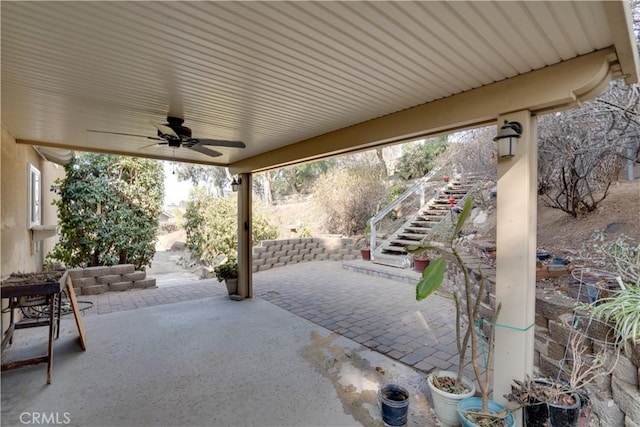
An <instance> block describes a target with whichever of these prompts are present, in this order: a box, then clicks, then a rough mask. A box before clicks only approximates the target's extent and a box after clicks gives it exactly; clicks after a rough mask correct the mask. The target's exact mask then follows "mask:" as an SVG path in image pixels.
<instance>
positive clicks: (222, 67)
mask: <svg viewBox="0 0 640 427" xmlns="http://www.w3.org/2000/svg"><path fill="white" fill-rule="evenodd" d="M1 8H2V10H1V12H2V27H1V29H2V57H1V60H2V121H3V123H4V125H5V126H6V127H7V129H8V130H9V131H10V132H11V133H12V134H13V135H14V136H15V138H16V139H17V140H18V142H19V143H32V144H36V145H41V146H53V147H62V148H71V149H75V150H84V151H104V152H113V153H119V154H127V155H133V156H145V157H151V158H158V159H169V160H170V159H173V158H174V156H175V159H176V160H180V161H188V162H197V163H206V164H216V165H230V164H231V165H232V166H235V167H236V169H237V170H245V171H250V170H259V169H264V168H267V167H272V166H274V165H278V164H283V163H287V162H292V161H293V159H294V157H295V155H294V157H291V158H289V159H287V160H283V161H280V159H279V153H280V152H281V151H282V150H283V147H285V146H289V145H292V144H296V143H300V142H301V141H309V140H310V141H311V142H309V144H313V141H314V140H313V138H317V137H318V136H321V135H328V136H329V137H330V136H331V135H332V133H333V132H339V131H340V130H341V129H342V130H344V129H345V128H349V127H353V126H354V125H357V124H361V125H360V126H361V127H363V126H364V128H366V127H375V126H386V124H385V123H388V120H389V117H396V116H397V117H399V118H401V117H402V112H404V111H411V109H412V108H414V107H416V106H421V105H424V104H428V103H430V102H433V101H435V100H442V99H445V98H448V97H452V96H455V95H456V94H460V93H463V92H467V91H470V90H472V89H475V88H480V87H487V86H492V85H495V84H496V82H504V81H505V80H507V79H510V78H513V77H516V76H520V75H523V74H527V73H531V72H535V70H542V69H545V67H549V66H553V65H554V64H559V63H562V62H565V61H571V60H573V59H574V58H578V57H581V56H583V55H587V54H590V53H592V52H596V51H601V50H603V49H609V50H610V51H611V52H613V53H612V54H613V56H615V60H614V62H615V66H614V76H616V77H625V78H626V79H627V82H629V83H631V82H635V81H637V78H638V71H637V52H636V51H635V45H634V44H633V42H632V37H631V33H630V32H631V30H630V23H629V21H628V19H629V18H628V6H627V5H626V1H613V2H600V1H585V2H555V1H554V2H537V1H536V2H503V1H495V2H404V1H403V2H384V1H383V2H8V1H3V2H2V3H1ZM399 112H400V113H399ZM394 113H396V114H395V115H394ZM168 114H170V115H176V116H180V117H184V119H185V125H186V126H188V127H190V128H192V130H193V134H194V136H195V137H200V138H210V139H231V140H242V141H244V142H245V143H246V145H247V148H245V149H237V148H220V149H218V151H220V152H222V153H223V155H222V156H221V157H216V158H212V157H208V156H206V155H204V154H200V153H197V152H195V151H193V150H189V149H186V148H184V147H183V148H180V149H176V150H175V151H174V150H172V149H171V148H168V147H160V146H151V147H146V148H143V147H145V146H148V144H150V143H152V142H153V141H149V140H147V139H145V138H136V137H127V136H119V135H108V134H99V133H89V132H87V130H88V129H93V130H102V131H111V132H119V133H130V134H138V135H149V136H152V135H154V134H155V128H154V126H153V125H152V124H153V123H165V117H166V116H167V115H168ZM390 115H392V116H390ZM380 118H385V119H380ZM380 120H382V121H380ZM384 120H387V121H384ZM425 126H426V125H425ZM452 126H453V124H452ZM431 131H433V129H427V128H425V129H422V130H418V131H416V129H415V128H412V129H407V130H406V132H405V131H404V129H403V128H402V125H401V124H400V125H398V130H397V131H396V130H395V129H394V132H395V133H394V135H393V137H392V138H385V140H384V141H382V140H379V139H377V136H376V135H378V134H379V133H378V134H376V132H373V133H372V136H371V138H370V139H366V138H364V139H363V138H359V139H354V142H353V144H352V145H350V143H345V144H342V145H341V147H340V148H339V149H336V148H335V147H329V146H327V147H324V146H322V145H323V144H322V143H320V142H319V143H318V146H316V147H313V149H312V150H311V151H312V152H313V153H312V154H311V155H309V157H310V158H311V157H320V156H322V155H326V154H331V153H336V152H339V151H343V152H345V151H349V150H352V149H357V148H359V147H363V146H366V145H375V144H380V143H383V142H389V141H396V140H402V139H403V138H406V137H409V136H415V135H418V134H421V133H423V134H428V133H429V132H431ZM319 141H321V140H319ZM307 148H308V147H307ZM274 150H276V151H274ZM307 151H308V150H307Z"/></svg>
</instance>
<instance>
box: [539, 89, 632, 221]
mask: <svg viewBox="0 0 640 427" xmlns="http://www.w3.org/2000/svg"><path fill="white" fill-rule="evenodd" d="M639 104H640V90H639V87H638V86H637V85H631V86H624V84H622V83H620V82H615V81H614V82H612V83H611V84H610V85H609V88H608V89H607V90H606V91H605V93H603V94H602V95H601V96H599V97H598V98H596V99H594V100H592V101H589V102H586V103H584V104H583V106H582V107H581V108H580V109H575V110H570V111H566V112H561V113H554V114H549V115H546V116H542V117H541V118H540V120H539V124H538V138H539V142H538V144H539V161H538V193H539V194H540V195H541V196H542V198H543V200H544V202H545V204H546V205H547V206H549V207H552V208H555V209H560V210H562V211H563V212H566V213H568V214H570V215H571V216H573V217H578V216H582V215H586V214H588V213H589V212H593V211H594V210H596V208H597V207H598V204H599V203H600V202H601V201H602V200H604V199H605V198H606V197H607V194H608V190H609V187H610V186H611V183H612V182H614V181H615V180H617V179H618V174H619V172H620V169H621V168H622V164H623V161H624V160H626V159H629V158H630V157H631V159H632V160H633V161H638V151H639V149H640V147H638V144H639V138H640V115H639V113H638V106H639ZM629 147H633V149H632V150H628V148H629ZM629 151H631V153H632V155H631V156H629V154H628V153H629Z"/></svg>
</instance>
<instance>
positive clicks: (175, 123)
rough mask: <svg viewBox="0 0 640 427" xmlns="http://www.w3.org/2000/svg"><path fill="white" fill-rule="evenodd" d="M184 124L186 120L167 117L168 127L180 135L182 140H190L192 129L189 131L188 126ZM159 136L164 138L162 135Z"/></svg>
mask: <svg viewBox="0 0 640 427" xmlns="http://www.w3.org/2000/svg"><path fill="white" fill-rule="evenodd" d="M182 123H184V119H181V118H179V117H171V116H168V117H167V126H168V127H170V128H171V129H173V131H174V132H175V133H176V134H178V136H179V137H180V139H182V140H184V139H190V138H191V129H189V128H188V127H186V126H182ZM159 136H162V135H159Z"/></svg>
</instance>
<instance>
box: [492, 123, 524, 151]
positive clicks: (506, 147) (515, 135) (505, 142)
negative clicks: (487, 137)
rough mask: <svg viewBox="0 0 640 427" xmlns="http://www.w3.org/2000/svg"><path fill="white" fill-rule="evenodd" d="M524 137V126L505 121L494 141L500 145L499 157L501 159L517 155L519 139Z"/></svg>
mask: <svg viewBox="0 0 640 427" xmlns="http://www.w3.org/2000/svg"><path fill="white" fill-rule="evenodd" d="M521 135H522V125H521V124H520V123H519V122H510V121H508V120H505V121H504V125H502V127H501V128H500V130H499V131H498V134H497V135H496V137H495V138H493V140H494V141H496V142H497V143H498V156H499V157H500V158H505V157H513V156H515V155H516V147H517V145H518V144H517V142H518V139H520V136H521Z"/></svg>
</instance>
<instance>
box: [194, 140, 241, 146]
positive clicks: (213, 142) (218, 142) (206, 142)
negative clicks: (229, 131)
mask: <svg viewBox="0 0 640 427" xmlns="http://www.w3.org/2000/svg"><path fill="white" fill-rule="evenodd" d="M193 140H194V141H195V142H196V143H197V144H200V145H212V146H216V147H231V148H245V147H246V145H245V143H244V142H242V141H226V140H223V139H199V138H193Z"/></svg>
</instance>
